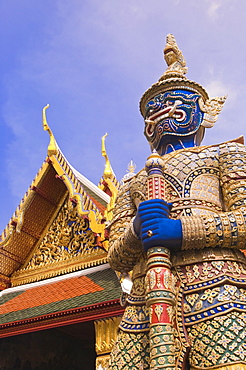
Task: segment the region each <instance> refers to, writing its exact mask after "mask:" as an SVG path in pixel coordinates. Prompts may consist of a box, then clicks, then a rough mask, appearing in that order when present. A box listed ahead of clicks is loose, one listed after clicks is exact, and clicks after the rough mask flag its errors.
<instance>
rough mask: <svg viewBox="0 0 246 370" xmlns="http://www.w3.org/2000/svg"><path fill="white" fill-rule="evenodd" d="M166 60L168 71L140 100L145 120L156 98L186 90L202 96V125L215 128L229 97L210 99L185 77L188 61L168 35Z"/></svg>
mask: <svg viewBox="0 0 246 370" xmlns="http://www.w3.org/2000/svg"><path fill="white" fill-rule="evenodd" d="M164 59H165V61H166V63H167V69H166V71H165V72H164V74H163V75H162V76H161V77H160V78H159V80H158V81H157V82H156V83H154V84H153V85H152V86H151V87H150V88H149V89H148V90H147V91H146V92H145V93H144V94H143V96H142V98H141V100H140V111H141V114H142V116H143V117H144V118H145V114H146V104H147V103H148V101H149V100H151V99H152V98H153V97H154V96H156V95H158V94H162V93H164V92H166V91H170V90H174V89H185V90H190V91H191V92H193V93H197V94H199V95H200V98H199V106H200V109H201V110H202V112H204V118H203V121H202V124H201V125H202V126H204V127H206V128H210V127H213V126H214V124H215V122H216V120H217V118H218V115H219V113H220V111H221V109H222V108H223V105H224V102H225V100H226V98H227V95H224V96H222V97H215V98H209V95H208V93H207V91H206V90H205V88H204V87H203V86H202V85H200V84H198V83H197V82H195V81H191V80H189V79H188V78H187V77H185V74H186V73H187V71H188V68H187V67H186V61H185V58H184V56H183V53H182V51H181V50H180V49H179V47H178V45H177V42H176V40H175V37H174V36H173V35H172V34H168V35H167V40H166V46H165V48H164Z"/></svg>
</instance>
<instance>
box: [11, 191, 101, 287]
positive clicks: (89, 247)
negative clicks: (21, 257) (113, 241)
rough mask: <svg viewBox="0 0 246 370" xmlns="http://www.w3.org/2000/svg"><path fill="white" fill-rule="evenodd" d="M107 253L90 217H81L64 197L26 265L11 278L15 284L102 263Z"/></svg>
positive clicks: (72, 204) (71, 203)
mask: <svg viewBox="0 0 246 370" xmlns="http://www.w3.org/2000/svg"><path fill="white" fill-rule="evenodd" d="M106 256H107V252H106V250H105V249H104V248H103V246H102V244H101V242H100V239H99V238H98V235H97V234H95V233H94V232H93V231H92V230H91V228H90V223H89V219H88V218H87V217H81V216H80V215H79V214H78V212H77V207H76V206H75V205H74V203H73V201H71V200H70V199H69V197H67V198H66V200H65V202H64V203H63V205H62V207H61V209H60V211H59V212H58V214H57V215H56V217H55V218H54V220H53V222H52V223H51V225H50V226H49V228H48V230H47V232H46V233H45V234H44V235H43V237H42V238H40V241H39V242H38V243H37V245H36V248H35V249H34V251H32V253H31V254H30V255H29V257H28V259H27V261H26V263H25V265H24V266H23V267H22V268H21V269H19V270H17V271H16V272H14V274H13V275H12V277H11V282H12V285H13V286H15V285H20V284H25V283H29V282H33V281H38V280H42V279H45V278H48V277H52V276H56V275H61V274H64V273H68V272H72V271H76V270H78V269H81V268H87V267H91V266H95V265H98V264H101V263H105V262H106Z"/></svg>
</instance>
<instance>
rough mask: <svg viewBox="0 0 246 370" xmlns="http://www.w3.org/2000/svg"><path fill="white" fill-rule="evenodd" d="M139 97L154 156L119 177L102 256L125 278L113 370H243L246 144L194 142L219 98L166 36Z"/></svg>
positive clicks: (213, 116)
mask: <svg viewBox="0 0 246 370" xmlns="http://www.w3.org/2000/svg"><path fill="white" fill-rule="evenodd" d="M164 58H165V60H166V63H167V69H166V72H165V73H164V74H163V75H162V76H161V78H160V79H159V81H158V82H156V83H154V84H153V85H152V86H151V87H150V88H149V89H148V90H147V91H146V92H145V93H144V95H143V96H142V98H141V101H140V111H141V114H142V115H143V118H144V121H145V129H144V133H145V136H146V138H147V140H148V142H149V144H150V147H151V149H152V151H153V153H152V154H151V155H150V157H149V159H148V160H147V163H146V168H145V169H143V170H141V171H140V172H139V173H138V174H136V175H135V176H134V177H132V178H130V179H127V180H125V181H124V183H123V185H122V186H121V189H120V191H119V193H118V198H117V200H116V206H115V210H114V216H113V220H112V222H111V225H110V247H109V256H108V259H109V263H110V265H111V267H112V268H113V269H114V270H116V271H117V272H119V273H121V275H122V277H126V278H128V275H131V278H132V282H133V285H132V289H131V291H129V292H128V294H125V297H124V299H123V300H124V304H125V312H124V315H123V318H122V321H121V323H120V326H119V334H118V339H117V341H116V343H115V347H114V350H113V352H112V354H111V364H110V369H111V370H140V369H169V370H171V369H172V370H174V369H176V370H188V369H189V370H208V369H213V370H215V369H216V370H243V369H246V344H245V338H246V333H245V332H246V330H245V328H246V311H245V308H246V258H245V255H244V253H243V252H242V250H245V249H246V148H245V146H244V145H243V141H242V138H239V139H237V140H232V141H229V142H225V143H221V144H217V145H209V146H201V141H202V139H203V136H204V131H205V129H206V128H211V127H212V126H213V125H214V123H215V122H216V120H217V118H218V115H219V113H220V111H221V109H222V107H223V104H224V102H225V99H226V97H225V96H224V97H220V98H209V96H208V93H207V92H206V90H205V89H204V88H203V87H202V86H201V85H199V84H198V83H196V82H194V81H191V80H189V79H188V78H186V77H185V74H186V72H187V68H186V62H185V59H184V57H183V54H182V52H181V51H180V49H179V48H178V46H177V43H176V41H175V38H174V36H173V35H168V36H167V43H166V47H165V49H164Z"/></svg>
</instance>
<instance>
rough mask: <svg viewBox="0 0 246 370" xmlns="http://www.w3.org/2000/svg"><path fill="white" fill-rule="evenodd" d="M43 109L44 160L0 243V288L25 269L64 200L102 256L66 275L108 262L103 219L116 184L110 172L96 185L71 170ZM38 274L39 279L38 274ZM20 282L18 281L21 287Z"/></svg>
mask: <svg viewBox="0 0 246 370" xmlns="http://www.w3.org/2000/svg"><path fill="white" fill-rule="evenodd" d="M46 108H47V107H45V109H46ZM45 109H44V111H43V120H44V129H45V130H47V131H48V132H49V135H50V143H49V146H48V156H47V157H46V159H45V161H44V163H43V164H42V166H41V168H40V169H39V171H38V173H37V175H36V177H35V179H34V180H33V182H32V183H31V185H30V186H29V188H28V190H27V192H26V194H25V196H24V197H23V199H22V201H21V202H20V204H19V206H18V207H17V209H16V211H15V213H14V215H13V217H12V218H11V219H10V221H9V223H8V225H7V227H6V228H5V230H4V231H3V233H2V236H1V239H0V289H5V288H7V287H9V286H11V276H12V275H13V273H14V272H16V271H18V270H20V269H21V268H22V267H23V266H25V264H26V261H27V260H28V258H29V259H30V256H31V254H32V253H33V252H34V250H35V248H36V246H37V245H38V243H40V241H41V240H42V239H43V238H44V236H45V234H46V233H47V231H48V229H49V227H50V225H51V224H52V222H53V221H54V219H55V217H57V215H58V214H59V212H60V210H61V209H62V207H63V206H64V202H65V201H66V202H69V204H70V205H68V206H69V207H73V208H74V209H76V215H77V217H79V218H81V220H83V219H87V220H88V222H89V224H88V227H89V229H90V230H91V231H92V232H93V233H94V235H97V241H98V242H97V244H98V246H100V247H101V253H99V254H100V255H97V256H96V258H95V263H93V261H92V259H93V257H92V258H91V261H89V262H88V258H87V260H86V263H85V264H83V265H82V264H80V266H79V267H78V266H77V267H76V268H72V267H71V263H70V267H69V269H68V270H67V271H66V272H71V271H75V270H78V269H80V268H86V267H90V266H93V265H97V264H101V263H106V256H107V240H106V239H105V235H104V234H105V226H106V224H105V221H107V219H108V216H109V214H110V212H108V208H109V206H110V209H112V207H113V204H112V201H113V200H114V199H115V194H116V192H117V185H118V182H117V180H116V178H115V176H114V174H113V173H112V175H111V178H110V179H109V178H107V179H106V178H104V176H103V177H102V179H101V183H100V185H99V186H96V185H95V184H93V183H92V182H91V181H90V180H88V179H87V178H86V177H85V176H84V175H82V174H81V173H80V172H78V171H77V170H76V169H75V168H73V167H72V166H71V165H70V163H69V162H68V161H67V159H66V158H65V156H64V154H63V153H62V151H61V150H60V148H59V146H58V144H57V143H56V141H55V138H54V135H53V133H52V132H51V130H50V128H49V126H48V124H47V121H46V117H45ZM102 184H104V185H102ZM109 189H111V190H109ZM53 270H54V268H53ZM59 274H61V272H59ZM40 276H42V273H41V272H40ZM51 276H55V275H54V274H48V276H45V277H44V276H43V277H41V278H47V277H51ZM35 280H40V279H38V278H37V277H35V279H32V280H29V281H28V282H30V281H35ZM22 281H23V280H22ZM22 283H23V282H20V284H22ZM18 284H19V283H18Z"/></svg>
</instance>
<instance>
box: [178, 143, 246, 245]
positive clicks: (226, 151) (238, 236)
mask: <svg viewBox="0 0 246 370" xmlns="http://www.w3.org/2000/svg"><path fill="white" fill-rule="evenodd" d="M219 166H220V185H221V192H222V197H223V202H224V206H225V211H224V212H220V213H218V214H215V215H213V216H200V217H198V216H191V217H185V216H184V217H181V218H180V219H181V223H182V232H183V242H182V249H183V250H187V249H200V248H204V247H223V248H237V249H245V248H246V148H245V147H244V146H243V145H240V144H237V143H234V144H233V145H230V146H227V145H226V144H225V145H221V146H220V151H219Z"/></svg>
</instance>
